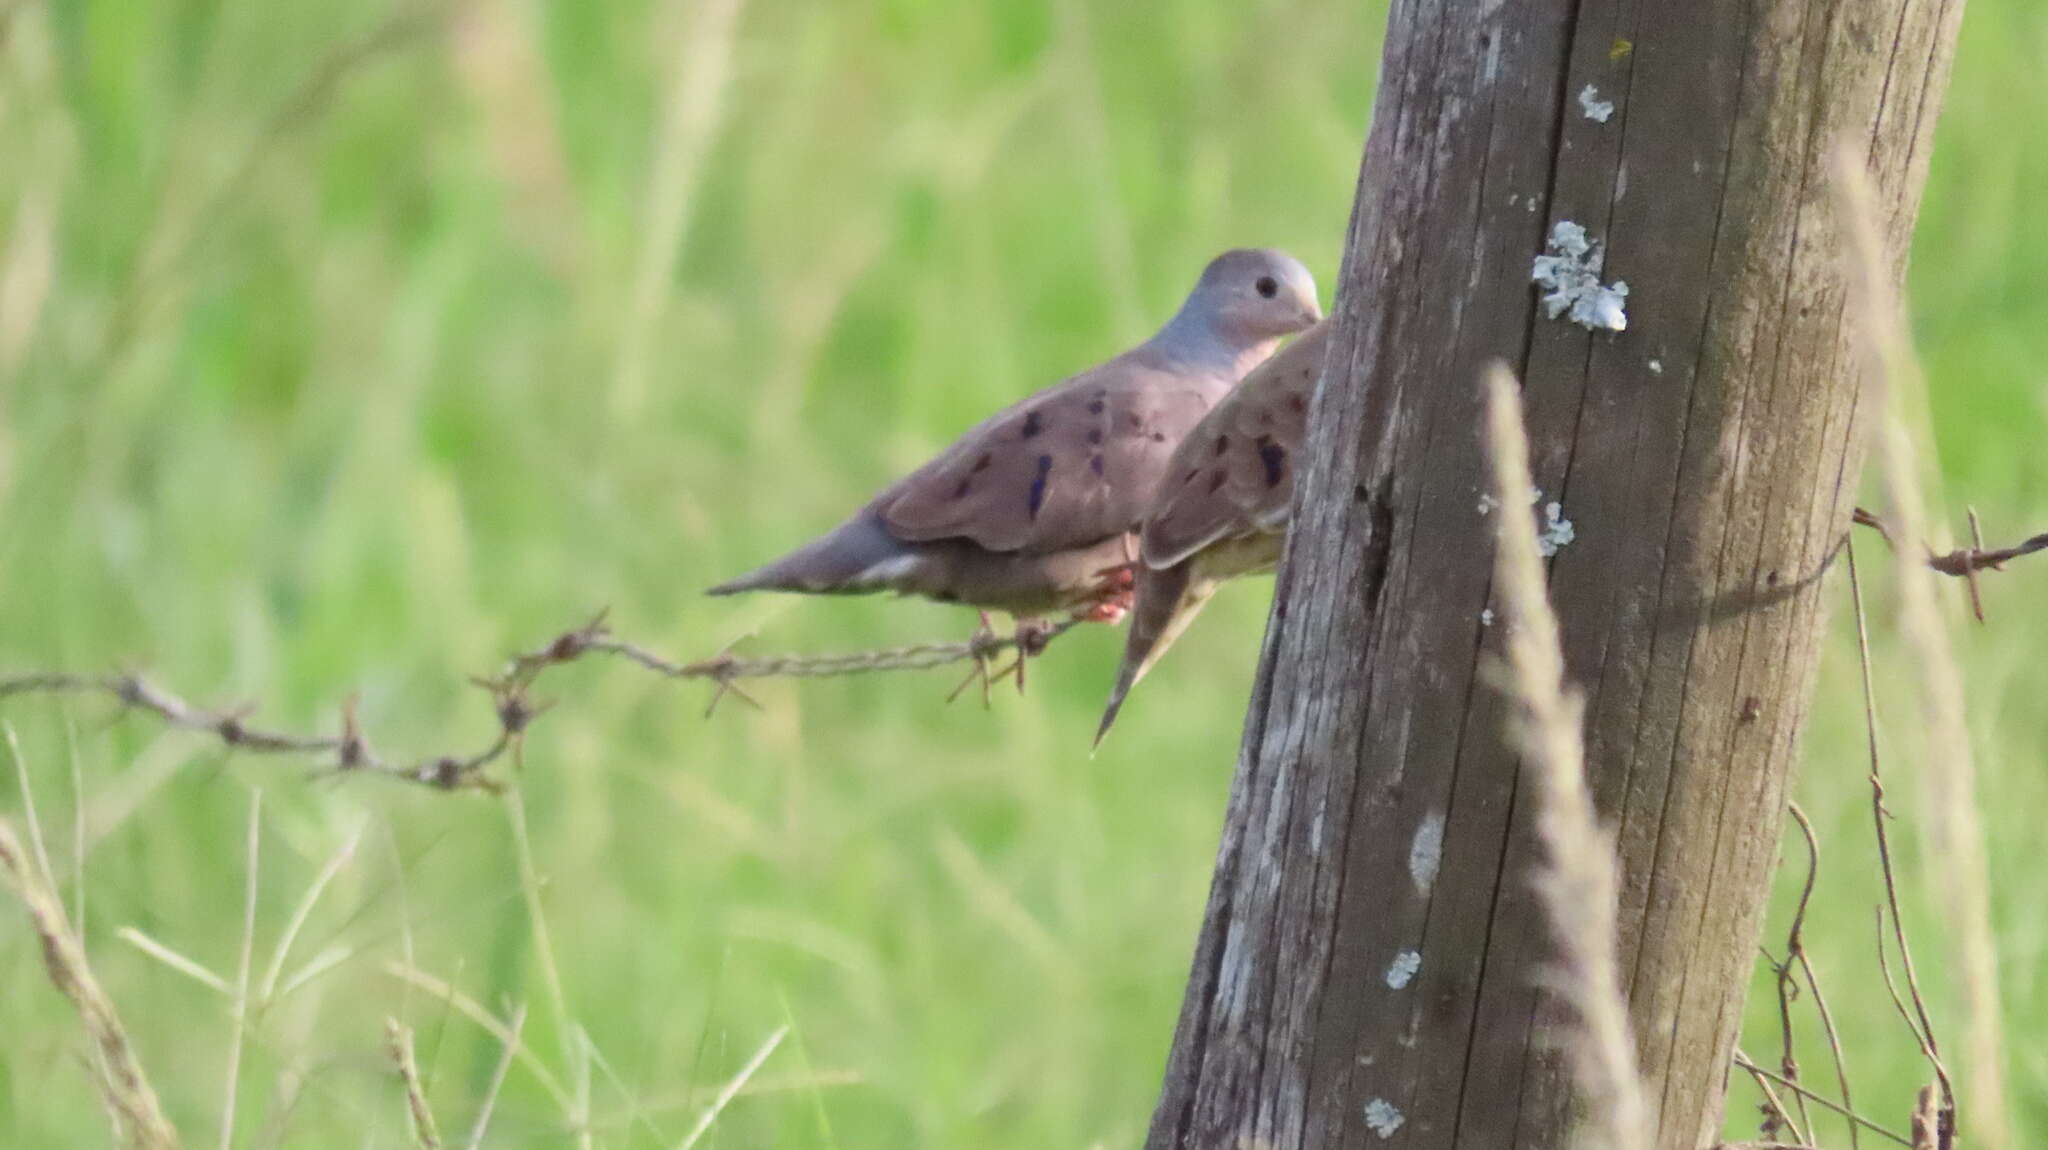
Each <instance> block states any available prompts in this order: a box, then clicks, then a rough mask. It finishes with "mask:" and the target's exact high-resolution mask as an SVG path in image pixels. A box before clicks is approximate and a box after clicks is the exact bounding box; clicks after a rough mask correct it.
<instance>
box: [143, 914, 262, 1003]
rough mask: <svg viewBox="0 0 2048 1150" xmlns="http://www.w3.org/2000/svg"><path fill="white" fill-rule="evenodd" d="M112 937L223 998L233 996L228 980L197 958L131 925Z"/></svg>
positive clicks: (233, 990)
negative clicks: (181, 952)
mask: <svg viewBox="0 0 2048 1150" xmlns="http://www.w3.org/2000/svg"><path fill="white" fill-rule="evenodd" d="M114 937H115V938H118V939H120V940H121V941H122V942H125V943H127V944H128V945H129V946H132V947H134V948H135V949H137V950H139V951H141V952H142V953H144V954H146V955H148V956H149V957H151V958H153V959H156V960H157V961H158V962H160V963H163V964H164V965H165V966H167V967H169V968H170V969H172V970H175V971H177V972H178V973H179V974H182V975H184V976H185V977H186V978H189V979H191V980H192V981H194V982H196V983H198V984H199V985H201V986H203V987H205V988H207V989H208V990H211V991H213V992H214V993H216V994H219V995H220V996H222V997H223V998H232V997H234V993H235V989H234V987H231V986H229V985H228V980H227V979H225V978H222V977H221V976H220V975H218V974H215V973H214V972H212V971H211V970H208V969H207V968H206V967H205V966H204V965H203V964H202V963H200V962H199V960H198V959H195V958H191V957H189V956H187V955H183V954H180V953H178V952H177V951H175V950H172V949H171V948H170V947H168V946H165V945H164V944H163V943H161V942H158V941H157V940H156V939H153V938H151V937H149V936H148V935H146V934H144V933H142V932H141V931H139V930H137V929H135V928H134V927H132V926H124V927H122V928H121V929H120V930H117V931H115V932H114Z"/></svg>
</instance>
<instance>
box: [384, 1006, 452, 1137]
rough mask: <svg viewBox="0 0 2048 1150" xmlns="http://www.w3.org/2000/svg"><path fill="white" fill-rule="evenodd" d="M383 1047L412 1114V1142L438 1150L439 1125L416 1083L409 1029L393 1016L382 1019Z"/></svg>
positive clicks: (417, 1070)
mask: <svg viewBox="0 0 2048 1150" xmlns="http://www.w3.org/2000/svg"><path fill="white" fill-rule="evenodd" d="M384 1048H385V1052H386V1053H387V1054H389V1055H390V1056H391V1063H392V1065H393V1066H395V1067H396V1068H397V1070H398V1081H399V1082H400V1083H401V1084H402V1085H404V1087H405V1106H406V1110H407V1111H408V1112H409V1113H410V1114H411V1116H412V1138H413V1143H414V1144H415V1145H416V1146H418V1147H419V1150H441V1128H440V1127H439V1126H438V1125H436V1124H435V1122H434V1111H433V1108H431V1107H429V1106H428V1105H427V1092H426V1089H425V1088H424V1087H423V1086H421V1085H420V1064H419V1060H418V1059H417V1058H415V1057H414V1055H413V1049H412V1029H411V1028H410V1027H407V1026H403V1025H401V1024H400V1023H399V1021H398V1020H397V1019H396V1018H387V1019H385V1020H384Z"/></svg>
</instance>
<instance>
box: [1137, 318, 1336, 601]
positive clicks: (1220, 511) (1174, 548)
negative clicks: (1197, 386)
mask: <svg viewBox="0 0 2048 1150" xmlns="http://www.w3.org/2000/svg"><path fill="white" fill-rule="evenodd" d="M1329 332H1330V325H1329V323H1328V322H1327V321H1325V322H1323V323H1320V324H1317V325H1316V326H1315V327H1313V328H1310V329H1309V330H1308V331H1307V332H1305V333H1304V334H1303V335H1302V336H1301V338H1299V339H1297V340H1295V341H1294V342H1293V343H1291V344H1289V345H1287V346H1286V347H1284V348H1282V349H1281V350H1280V351H1279V353H1278V354H1276V355H1274V356H1273V357H1272V358H1271V359H1268V360H1267V361H1266V362H1264V363H1262V364H1260V365H1259V366H1258V367H1257V368H1254V369H1253V370H1252V372H1251V374H1249V375H1247V376H1245V378H1244V382H1242V383H1240V384H1238V385H1237V387H1236V388H1234V389H1233V390H1232V391H1231V392H1230V394H1229V395H1227V396H1225V397H1224V398H1223V399H1222V401H1221V402H1219V403H1217V405H1216V406H1215V407H1214V408H1212V409H1211V410H1210V411H1209V414H1208V415H1207V416H1205V417H1204V418H1203V419H1202V420H1201V422H1199V423H1198V424H1196V425H1195V428H1194V430H1193V431H1191V432H1189V433H1188V436H1187V438H1186V439H1185V440H1183V441H1182V442H1181V445H1180V447H1179V448H1178V449H1177V450H1175V452H1174V453H1173V456H1172V458H1171V460H1170V461H1169V463H1168V464H1167V469H1166V477H1165V483H1164V485H1163V486H1162V487H1161V488H1160V489H1159V493H1158V495H1157V496H1156V497H1155V498H1154V501H1153V504H1152V509H1151V511H1150V513H1149V514H1148V515H1147V516H1146V517H1145V523H1144V527H1143V533H1142V536H1141V545H1142V554H1143V556H1144V560H1145V563H1146V565H1148V566H1151V567H1155V568H1164V567H1171V566H1173V565H1174V564H1177V563H1180V562H1182V561H1183V560H1185V559H1187V558H1188V557H1189V556H1191V555H1194V554H1195V553H1196V552H1199V551H1204V550H1207V549H1209V548H1213V547H1216V546H1218V545H1219V544H1225V543H1230V542H1232V541H1235V540H1240V539H1245V538H1247V537H1250V536H1254V535H1266V534H1281V533H1284V531H1285V528H1286V519H1287V513H1288V505H1289V503H1290V502H1291V501H1292V499H1293V497H1294V474H1295V468H1296V464H1297V463H1298V461H1299V460H1298V457H1299V455H1300V451H1301V446H1302V441H1303V438H1304V436H1305V435H1306V432H1307V427H1308V405H1309V399H1310V397H1311V396H1312V395H1313V394H1314V392H1315V386H1316V380H1317V378H1318V377H1319V376H1320V375H1321V374H1322V370H1323V353H1324V351H1325V350H1326V349H1327V348H1328V346H1329Z"/></svg>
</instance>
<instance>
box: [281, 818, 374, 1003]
mask: <svg viewBox="0 0 2048 1150" xmlns="http://www.w3.org/2000/svg"><path fill="white" fill-rule="evenodd" d="M368 827H369V824H368V823H367V822H364V823H360V824H358V825H357V826H356V829H355V830H354V831H353V832H351V833H350V834H349V836H348V838H347V840H345V841H344V842H343V843H342V844H341V846H340V847H339V848H337V849H336V850H335V852H334V853H333V854H332V855H329V856H328V858H327V861H326V862H325V863H324V864H322V865H321V867H320V872H319V873H318V874H316V875H315V876H313V881H312V883H311V884H310V885H308V886H307V887H306V893H305V894H304V895H303V896H301V897H300V899H299V905H298V906H296V907H294V908H293V909H292V917H291V920H290V921H289V922H288V923H286V925H285V928H284V933H283V934H280V935H279V936H278V938H277V946H276V948H275V949H273V950H272V951H271V952H270V964H269V966H268V967H266V968H265V969H264V971H263V982H262V984H261V987H260V988H259V990H258V991H257V995H256V1001H257V1002H258V1003H260V1004H261V1005H263V1006H265V1007H268V1006H269V1005H270V1004H271V1003H272V1002H274V1001H276V1000H277V997H278V980H279V979H281V978H282V977H283V976H284V962H285V959H286V958H288V957H290V956H291V951H292V943H294V942H296V941H297V940H298V937H299V932H300V931H302V930H304V929H305V928H306V920H307V919H309V918H311V917H313V908H314V907H315V906H317V905H319V902H320V896H321V895H322V894H324V893H326V890H327V886H328V884H329V883H332V882H333V881H334V878H335V876H336V875H338V874H340V873H341V870H342V868H343V867H345V866H347V865H348V864H349V860H351V859H353V858H355V855H356V846H357V845H358V844H359V843H361V842H362V840H363V832H364V830H366V829H368ZM319 960H320V958H319V956H315V958H314V961H315V962H318V961H319ZM303 974H304V972H303V971H302V972H301V975H303ZM304 981H305V979H304V978H303V977H300V978H296V979H294V982H295V983H296V982H304Z"/></svg>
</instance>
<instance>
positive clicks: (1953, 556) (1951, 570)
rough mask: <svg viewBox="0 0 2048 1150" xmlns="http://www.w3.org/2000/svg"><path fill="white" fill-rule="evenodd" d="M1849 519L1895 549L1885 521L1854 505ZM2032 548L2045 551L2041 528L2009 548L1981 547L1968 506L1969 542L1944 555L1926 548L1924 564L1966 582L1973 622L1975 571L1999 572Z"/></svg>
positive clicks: (1977, 605)
mask: <svg viewBox="0 0 2048 1150" xmlns="http://www.w3.org/2000/svg"><path fill="white" fill-rule="evenodd" d="M1850 519H1851V521H1852V522H1854V523H1856V524H1857V525H1858V526H1861V527H1869V528H1873V529H1875V530H1876V531H1877V533H1878V535H1879V536H1880V537H1882V538H1883V539H1884V541H1885V545H1886V546H1887V547H1890V548H1891V549H1892V550H1893V551H1897V550H1898V549H1899V538H1898V535H1897V534H1896V533H1895V532H1894V531H1893V530H1892V528H1891V526H1890V525H1889V524H1887V523H1886V522H1885V521H1884V520H1883V519H1880V518H1879V517H1878V516H1877V515H1876V514H1875V513H1874V512H1870V511H1866V510H1864V509H1863V508H1861V507H1858V508H1857V509H1856V511H1855V513H1854V514H1853V515H1851V516H1850ZM2036 551H2048V531H2044V532H2042V533H2041V534H2039V535H2036V536H2034V537H2033V538H2031V539H2025V540H2022V541H2020V542H2019V543H2015V544H2014V545H2012V546H2011V547H1995V548H1991V549H1988V550H1987V549H1986V548H1985V546H1984V528H1983V525H1982V524H1981V523H1980V522H1979V521H1978V519H1977V509H1976V508H1974V507H1972V508H1970V545H1969V546H1968V547H1963V548H1960V549H1958V550H1955V551H1951V552H1949V553H1948V554H1946V555H1936V554H1934V552H1933V551H1932V550H1931V549H1930V550H1929V551H1928V553H1927V566H1928V567H1930V568H1932V569H1934V570H1935V571H1938V572H1940V573H1941V574H1943V575H1952V576H1955V577H1956V578H1958V579H1964V580H1967V581H1968V582H1969V584H1970V611H1971V613H1972V614H1974V615H1975V616H1976V617H1977V622H1979V623H1982V622H1983V621H1984V599H1983V596H1982V594H1981V593H1980V590H1979V588H1978V586H1977V573H1978V572H1979V571H2003V570H2005V565H2006V563H2007V562H2008V561H2010V560H2013V559H2020V558H2023V557H2025V556H2028V555H2032V554H2034V553H2035V552H2036Z"/></svg>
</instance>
